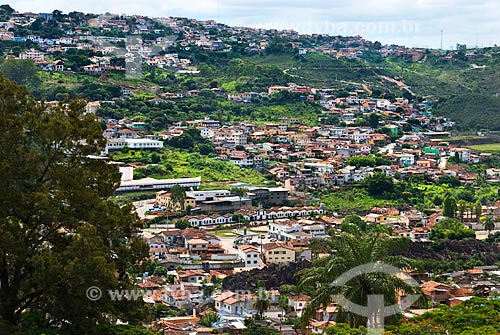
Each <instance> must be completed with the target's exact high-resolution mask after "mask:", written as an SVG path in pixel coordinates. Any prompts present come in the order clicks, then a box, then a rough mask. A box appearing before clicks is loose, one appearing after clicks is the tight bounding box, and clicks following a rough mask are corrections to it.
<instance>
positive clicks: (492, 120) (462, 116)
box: [437, 93, 500, 130]
mask: <svg viewBox="0 0 500 335" xmlns="http://www.w3.org/2000/svg"><path fill="white" fill-rule="evenodd" d="M437 112H438V114H441V115H445V116H449V117H451V118H453V120H456V121H457V122H459V127H460V128H462V129H464V130H471V129H491V130H500V98H499V97H495V96H491V95H486V94H478V93H464V94H461V95H458V96H455V97H453V98H451V99H448V100H445V101H443V102H442V103H440V104H439V106H438V108H437Z"/></svg>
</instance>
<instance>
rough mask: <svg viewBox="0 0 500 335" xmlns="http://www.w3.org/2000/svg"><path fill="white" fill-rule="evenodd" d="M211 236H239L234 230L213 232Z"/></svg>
mask: <svg viewBox="0 0 500 335" xmlns="http://www.w3.org/2000/svg"><path fill="white" fill-rule="evenodd" d="M210 234H213V235H216V236H219V237H236V236H238V235H236V234H235V233H233V230H232V229H228V230H213V231H211V232H210Z"/></svg>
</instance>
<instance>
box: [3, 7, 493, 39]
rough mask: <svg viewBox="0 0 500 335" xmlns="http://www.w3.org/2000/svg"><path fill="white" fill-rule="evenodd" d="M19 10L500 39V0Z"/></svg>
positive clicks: (382, 35) (372, 35)
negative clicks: (168, 17)
mask: <svg viewBox="0 0 500 335" xmlns="http://www.w3.org/2000/svg"><path fill="white" fill-rule="evenodd" d="M7 3H8V4H9V5H10V6H11V7H12V8H14V9H16V10H19V11H32V12H52V11H53V10H54V9H59V10H62V11H63V12H64V13H68V12H71V11H75V10H76V11H82V12H86V13H96V14H100V13H105V12H110V13H116V14H142V15H148V16H152V17H160V16H183V17H189V18H196V19H201V20H203V19H216V20H217V18H219V20H218V21H219V22H222V23H226V24H228V25H239V26H249V27H262V28H277V29H287V28H291V29H294V30H297V31H299V32H300V33H327V34H330V35H358V34H359V35H362V36H363V37H365V38H368V39H370V40H373V41H375V40H378V41H380V42H382V43H388V44H391V43H395V44H401V45H406V46H420V47H425V46H429V47H439V46H440V43H441V42H440V41H441V33H440V32H441V29H442V30H443V31H444V33H443V36H444V37H443V47H444V48H450V47H451V46H455V45H456V44H457V43H465V44H467V45H468V46H475V45H476V43H477V45H478V46H490V45H494V44H499V45H500V19H499V17H500V1H499V0H476V1H471V0H413V1H409V0H357V1H349V0H273V1H269V0H198V1H196V0H163V1H162V0H137V1H130V0H106V1H103V0H72V1H68V0H15V1H8V2H7Z"/></svg>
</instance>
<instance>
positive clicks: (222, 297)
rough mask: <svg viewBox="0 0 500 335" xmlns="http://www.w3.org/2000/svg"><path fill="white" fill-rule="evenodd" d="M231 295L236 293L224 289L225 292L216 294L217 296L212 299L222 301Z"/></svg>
mask: <svg viewBox="0 0 500 335" xmlns="http://www.w3.org/2000/svg"><path fill="white" fill-rule="evenodd" d="M233 295H236V293H234V292H231V291H226V292H223V293H222V294H221V295H219V296H218V297H217V298H215V299H214V300H215V301H224V300H226V299H227V298H230V297H232V296H233Z"/></svg>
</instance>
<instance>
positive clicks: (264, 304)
mask: <svg viewBox="0 0 500 335" xmlns="http://www.w3.org/2000/svg"><path fill="white" fill-rule="evenodd" d="M269 307H271V302H270V301H269V299H267V298H266V297H260V296H259V297H258V298H257V299H256V300H255V301H254V302H253V308H255V309H256V310H257V312H258V313H259V315H260V318H261V319H262V317H263V315H264V312H265V311H267V310H268V309H269Z"/></svg>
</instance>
